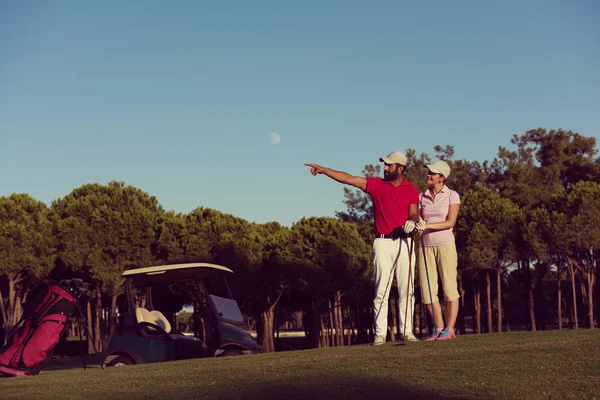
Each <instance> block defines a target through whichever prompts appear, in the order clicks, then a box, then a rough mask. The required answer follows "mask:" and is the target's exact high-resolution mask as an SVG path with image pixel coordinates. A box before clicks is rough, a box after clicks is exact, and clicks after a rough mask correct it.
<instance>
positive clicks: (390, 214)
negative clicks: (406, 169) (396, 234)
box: [365, 178, 419, 235]
mask: <svg viewBox="0 0 600 400" xmlns="http://www.w3.org/2000/svg"><path fill="white" fill-rule="evenodd" d="M365 191H366V192H367V193H368V194H369V196H371V200H372V201H373V214H374V216H375V229H376V230H377V232H378V233H381V234H384V235H388V234H390V233H391V232H392V230H394V228H396V227H400V226H402V225H404V222H406V220H407V219H408V208H409V206H410V205H411V204H418V203H419V190H418V189H417V187H416V186H415V185H413V184H412V183H410V182H409V181H407V180H406V179H403V180H402V183H400V184H399V185H398V186H394V185H393V184H392V183H391V182H386V181H384V180H383V179H381V178H367V189H366V190H365Z"/></svg>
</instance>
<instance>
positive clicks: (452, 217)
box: [425, 204, 460, 231]
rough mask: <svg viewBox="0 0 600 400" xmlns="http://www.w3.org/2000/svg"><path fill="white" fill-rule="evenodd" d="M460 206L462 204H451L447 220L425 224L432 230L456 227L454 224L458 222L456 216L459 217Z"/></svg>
mask: <svg viewBox="0 0 600 400" xmlns="http://www.w3.org/2000/svg"><path fill="white" fill-rule="evenodd" d="M459 208H460V204H451V205H450V207H449V209H448V215H447V216H446V220H445V221H443V222H436V223H433V224H427V225H426V226H425V229H432V230H436V231H439V230H442V229H449V228H454V225H455V224H456V218H458V209H459Z"/></svg>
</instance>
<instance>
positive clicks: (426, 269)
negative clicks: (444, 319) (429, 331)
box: [420, 237, 437, 340]
mask: <svg viewBox="0 0 600 400" xmlns="http://www.w3.org/2000/svg"><path fill="white" fill-rule="evenodd" d="M420 240H421V252H422V254H423V263H424V264H425V276H427V288H428V289H429V301H430V303H431V320H432V321H433V332H434V333H435V332H436V326H435V316H434V315H433V314H434V310H433V296H431V284H430V283H429V269H428V268H427V257H425V245H424V244H423V237H421V238H420ZM436 340H437V338H436Z"/></svg>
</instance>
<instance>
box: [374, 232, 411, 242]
mask: <svg viewBox="0 0 600 400" xmlns="http://www.w3.org/2000/svg"><path fill="white" fill-rule="evenodd" d="M409 237H410V236H409V235H408V234H407V233H406V232H404V231H401V232H392V233H388V234H383V233H377V232H376V233H375V239H392V240H397V239H406V238H409Z"/></svg>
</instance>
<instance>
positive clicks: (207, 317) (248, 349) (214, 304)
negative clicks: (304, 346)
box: [103, 263, 264, 367]
mask: <svg viewBox="0 0 600 400" xmlns="http://www.w3.org/2000/svg"><path fill="white" fill-rule="evenodd" d="M231 273H233V271H231V270H230V269H229V268H226V267H223V266H221V265H215V264H208V263H193V264H174V265H162V266H156V267H147V268H137V269H130V270H127V271H125V272H123V274H122V276H123V277H124V278H127V280H126V283H125V285H126V292H125V296H126V299H125V301H126V310H125V312H122V313H119V322H120V323H119V333H118V334H117V335H114V336H111V337H110V339H109V341H108V346H107V349H106V350H105V352H104V354H103V360H104V361H103V364H104V366H108V367H111V366H123V365H131V364H143V363H152V362H163V361H174V360H183V359H189V358H202V357H219V356H220V357H223V356H232V355H245V354H256V353H262V352H263V351H264V349H263V347H262V346H260V345H259V344H257V343H256V341H255V340H254V338H253V337H252V336H251V335H250V333H248V332H246V331H244V330H243V329H242V328H243V326H244V317H243V316H242V313H241V311H240V309H239V307H238V304H237V302H236V301H235V300H234V299H233V296H232V295H231V291H230V289H229V286H228V284H227V281H226V278H225V275H227V274H231ZM167 284H169V285H180V287H185V288H187V290H189V291H190V292H191V293H193V297H194V298H195V307H194V308H195V312H194V314H193V317H192V320H193V324H194V334H193V336H190V335H185V334H183V333H181V332H176V331H175V330H174V329H172V326H171V323H170V322H169V320H168V319H167V318H166V317H165V316H164V314H163V313H161V312H160V311H159V310H157V309H155V308H154V306H153V302H152V289H153V288H154V289H155V290H158V289H163V290H164V289H165V288H166V285H167ZM157 294H158V292H157V293H155V296H156V295H157Z"/></svg>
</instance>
